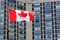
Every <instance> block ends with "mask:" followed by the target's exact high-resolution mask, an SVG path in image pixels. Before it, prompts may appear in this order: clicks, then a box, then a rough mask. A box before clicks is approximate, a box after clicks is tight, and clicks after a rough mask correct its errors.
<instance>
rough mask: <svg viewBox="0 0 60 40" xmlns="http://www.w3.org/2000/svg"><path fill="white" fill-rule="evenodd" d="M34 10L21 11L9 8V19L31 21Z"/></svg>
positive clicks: (11, 20) (12, 20)
mask: <svg viewBox="0 0 60 40" xmlns="http://www.w3.org/2000/svg"><path fill="white" fill-rule="evenodd" d="M33 20H34V12H33V11H22V10H13V9H9V21H10V22H16V21H28V22H29V21H33Z"/></svg>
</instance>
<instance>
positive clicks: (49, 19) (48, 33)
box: [32, 1, 60, 40]
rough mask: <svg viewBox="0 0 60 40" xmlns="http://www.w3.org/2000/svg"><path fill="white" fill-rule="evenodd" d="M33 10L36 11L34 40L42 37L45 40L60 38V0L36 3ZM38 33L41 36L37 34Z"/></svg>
mask: <svg viewBox="0 0 60 40" xmlns="http://www.w3.org/2000/svg"><path fill="white" fill-rule="evenodd" d="M32 10H34V12H35V18H34V22H33V24H34V30H33V31H34V40H39V38H40V37H41V38H40V39H42V37H43V38H44V39H43V40H60V1H56V2H44V3H35V4H33V5H32ZM41 19H42V20H43V21H41ZM41 23H42V25H41ZM43 26H44V27H43ZM38 30H40V31H38ZM43 30H44V31H43ZM35 31H38V33H37V32H35ZM42 32H43V33H42ZM41 33H42V34H41ZM36 34H38V35H39V36H35V35H36ZM40 34H41V35H40ZM43 34H44V35H43Z"/></svg>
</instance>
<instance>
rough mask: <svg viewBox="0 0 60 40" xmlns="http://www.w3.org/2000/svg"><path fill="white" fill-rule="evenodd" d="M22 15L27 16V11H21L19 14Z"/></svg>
mask: <svg viewBox="0 0 60 40" xmlns="http://www.w3.org/2000/svg"><path fill="white" fill-rule="evenodd" d="M18 15H19V16H20V17H23V18H25V17H26V16H27V13H24V11H21V13H19V14H18Z"/></svg>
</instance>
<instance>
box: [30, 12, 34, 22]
mask: <svg viewBox="0 0 60 40" xmlns="http://www.w3.org/2000/svg"><path fill="white" fill-rule="evenodd" d="M29 18H30V21H33V20H34V12H29Z"/></svg>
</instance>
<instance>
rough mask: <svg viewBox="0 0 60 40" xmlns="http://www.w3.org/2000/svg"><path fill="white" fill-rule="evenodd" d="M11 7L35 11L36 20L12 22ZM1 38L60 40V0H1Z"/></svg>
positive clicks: (10, 39)
mask: <svg viewBox="0 0 60 40" xmlns="http://www.w3.org/2000/svg"><path fill="white" fill-rule="evenodd" d="M9 9H15V10H26V11H34V12H35V16H34V21H32V22H26V21H22V22H12V23H10V22H9V12H8V10H9ZM0 40H60V0H0Z"/></svg>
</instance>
